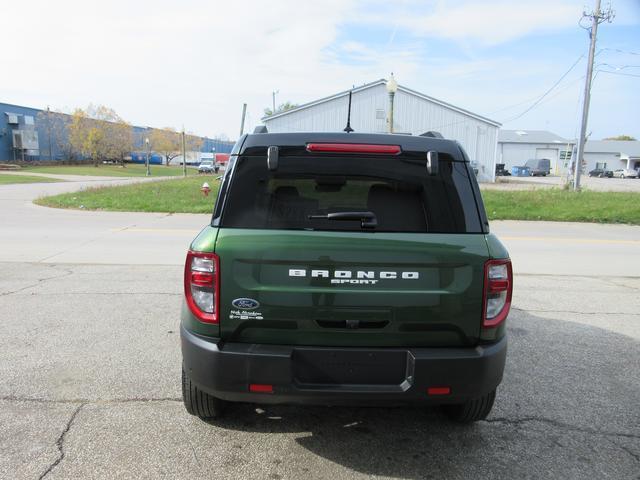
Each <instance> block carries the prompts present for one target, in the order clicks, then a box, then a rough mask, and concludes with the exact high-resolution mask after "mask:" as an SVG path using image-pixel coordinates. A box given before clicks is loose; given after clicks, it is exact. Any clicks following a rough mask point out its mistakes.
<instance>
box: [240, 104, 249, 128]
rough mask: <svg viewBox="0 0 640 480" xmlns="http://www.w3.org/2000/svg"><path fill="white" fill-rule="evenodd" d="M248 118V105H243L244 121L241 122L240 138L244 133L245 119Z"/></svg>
mask: <svg viewBox="0 0 640 480" xmlns="http://www.w3.org/2000/svg"><path fill="white" fill-rule="evenodd" d="M246 116H247V104H246V103H243V104H242V120H241V121H240V136H242V134H243V133H244V118H245V117H246Z"/></svg>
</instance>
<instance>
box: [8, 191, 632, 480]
mask: <svg viewBox="0 0 640 480" xmlns="http://www.w3.org/2000/svg"><path fill="white" fill-rule="evenodd" d="M130 181H131V180H122V179H118V180H113V179H109V180H96V181H84V182H83V183H82V184H81V185H82V186H93V185H98V184H104V183H105V182H107V184H115V183H123V182H130ZM134 181H140V179H136V180H134ZM77 186H78V184H28V185H20V186H13V185H7V186H2V187H0V246H1V247H2V248H0V331H1V332H2V335H0V478H12V479H22V478H24V479H31V478H44V477H46V478H51V479H58V478H59V479H73V478H78V479H84V478H136V479H139V478H172V479H173V478H185V479H193V478H210V477H211V478H213V477H215V478H257V479H258V478H259V479H262V478H271V479H285V478H301V477H304V478H310V479H311V478H335V479H343V478H344V479H347V478H348V479H352V478H370V477H371V476H376V477H378V478H380V477H382V478H390V477H393V478H398V477H400V478H410V479H419V478H420V479H421V478H451V479H467V478H469V479H476V478H612V479H626V478H629V479H635V480H637V478H638V477H637V474H638V471H640V410H638V408H637V405H638V398H640V264H639V262H640V253H639V251H638V244H639V243H640V227H630V226H618V225H592V224H571V223H566V224H565V223H553V222H512V221H504V222H493V223H492V230H493V231H494V232H496V233H497V234H498V235H499V236H500V237H501V238H502V240H503V241H504V243H505V244H506V245H507V247H508V248H509V250H510V252H511V255H512V258H513V261H514V266H515V267H514V270H515V273H516V278H515V290H514V299H513V308H512V313H511V315H510V316H509V319H508V322H509V323H508V335H509V354H508V357H507V367H506V371H505V378H504V382H503V384H502V385H501V387H500V388H499V390H498V397H497V401H496V406H495V408H494V410H493V412H492V413H491V415H490V417H489V418H488V419H487V420H486V421H483V422H478V423H477V424H475V425H473V426H467V427H464V426H458V425H452V424H451V423H449V422H448V421H446V420H445V419H444V417H443V416H442V415H441V414H440V413H439V411H438V410H437V409H412V410H409V409H391V408H323V407H304V408H302V407H284V406H283V407H258V408H257V407H256V406H255V405H235V406H232V407H231V408H230V409H229V410H228V414H227V417H226V418H224V419H221V420H219V421H216V422H214V423H211V424H207V423H204V422H202V421H199V420H198V419H196V418H194V417H191V416H189V415H187V414H186V412H185V411H184V408H183V406H182V403H181V400H180V381H179V378H180V351H179V338H178V337H179V335H178V319H179V310H180V305H181V298H182V262H183V259H184V255H185V251H186V249H187V246H188V244H189V242H190V240H191V239H192V238H193V236H194V235H195V233H197V231H199V229H200V228H201V227H202V226H203V225H205V224H206V223H207V222H208V220H209V217H208V216H207V215H165V214H146V213H116V212H85V211H70V210H56V209H48V208H44V207H37V206H35V205H33V204H32V203H31V200H32V199H33V198H35V197H36V196H38V195H44V194H52V193H58V192H62V191H71V190H73V189H77Z"/></svg>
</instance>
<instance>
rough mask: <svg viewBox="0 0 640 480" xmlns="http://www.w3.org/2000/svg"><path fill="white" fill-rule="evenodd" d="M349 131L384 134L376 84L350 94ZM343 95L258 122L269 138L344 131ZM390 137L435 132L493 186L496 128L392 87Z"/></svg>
mask: <svg viewBox="0 0 640 480" xmlns="http://www.w3.org/2000/svg"><path fill="white" fill-rule="evenodd" d="M351 91H352V92H353V95H352V101H351V127H352V128H353V129H354V131H356V132H368V133H384V132H388V131H389V120H388V118H389V111H390V101H389V93H388V92H387V89H386V80H384V79H381V80H378V81H375V82H372V83H368V84H365V85H362V86H360V87H357V88H354V89H352V90H351ZM348 101H349V90H347V91H344V92H340V93H337V94H335V95H332V96H330V97H326V98H321V99H320V100H316V101H313V102H309V103H306V104H304V105H300V106H298V107H296V108H294V109H291V110H287V111H285V112H281V113H277V114H275V115H271V116H267V117H264V118H263V119H262V121H263V122H264V123H265V124H266V126H267V129H268V131H269V132H274V133H275V132H329V131H331V132H335V131H341V130H343V129H344V128H345V126H346V123H347V110H348ZM393 125H394V132H397V133H410V134H412V135H420V134H422V133H424V132H427V131H436V132H439V133H441V134H442V135H443V136H444V137H445V138H448V139H452V140H457V141H458V142H460V144H461V145H462V146H463V147H464V149H465V150H466V152H467V154H468V155H469V158H470V159H471V160H472V161H475V162H477V164H478V165H477V166H478V170H479V171H478V179H479V180H481V181H493V180H494V175H495V159H496V146H497V139H498V128H499V127H500V123H498V122H496V121H494V120H490V119H488V118H485V117H482V116H480V115H477V114H475V113H472V112H469V111H468V110H464V109H462V108H460V107H456V106H453V105H450V104H448V103H446V102H443V101H442V100H437V99H435V98H433V97H429V96H427V95H424V94H422V93H420V92H417V91H415V90H411V89H409V88H406V87H403V86H402V85H399V86H398V90H397V92H396V94H395V97H394V108H393Z"/></svg>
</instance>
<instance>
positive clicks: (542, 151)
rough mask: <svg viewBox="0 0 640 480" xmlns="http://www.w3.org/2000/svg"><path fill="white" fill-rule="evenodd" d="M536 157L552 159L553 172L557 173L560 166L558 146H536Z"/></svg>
mask: <svg viewBox="0 0 640 480" xmlns="http://www.w3.org/2000/svg"><path fill="white" fill-rule="evenodd" d="M536 158H548V159H549V160H551V173H553V174H555V173H556V169H557V167H558V149H557V148H536Z"/></svg>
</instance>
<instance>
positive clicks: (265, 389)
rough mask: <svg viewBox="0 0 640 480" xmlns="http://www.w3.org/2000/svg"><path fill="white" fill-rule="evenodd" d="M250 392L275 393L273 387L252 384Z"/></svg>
mask: <svg viewBox="0 0 640 480" xmlns="http://www.w3.org/2000/svg"><path fill="white" fill-rule="evenodd" d="M249 391H250V392H255V393H273V385H267V384H260V383H250V384H249Z"/></svg>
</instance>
